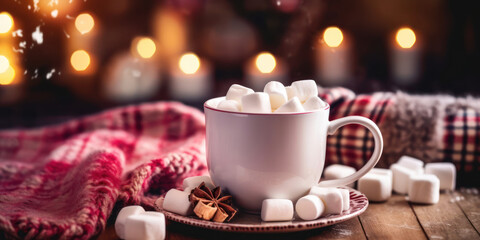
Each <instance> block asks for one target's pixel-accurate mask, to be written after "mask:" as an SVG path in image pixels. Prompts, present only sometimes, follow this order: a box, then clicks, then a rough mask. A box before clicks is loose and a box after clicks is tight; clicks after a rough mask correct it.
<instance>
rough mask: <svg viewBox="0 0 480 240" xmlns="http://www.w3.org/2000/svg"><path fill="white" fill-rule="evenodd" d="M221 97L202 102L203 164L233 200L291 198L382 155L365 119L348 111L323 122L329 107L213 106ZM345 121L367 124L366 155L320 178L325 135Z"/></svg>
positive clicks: (252, 205) (249, 203) (256, 204)
mask: <svg viewBox="0 0 480 240" xmlns="http://www.w3.org/2000/svg"><path fill="white" fill-rule="evenodd" d="M224 98H225V97H219V98H213V99H210V100H208V101H207V102H205V104H204V110H205V119H206V128H207V130H206V131H207V133H206V134H207V142H206V145H207V164H208V169H209V171H210V176H211V178H212V180H213V182H214V183H215V184H216V185H217V186H220V187H222V189H224V190H226V191H228V192H229V193H230V194H231V195H232V196H233V198H234V201H235V204H236V205H237V206H239V207H240V208H242V209H244V210H246V211H249V212H258V211H259V210H260V209H261V206H262V201H263V200H264V199H268V198H286V199H290V200H292V201H293V202H295V201H296V200H297V199H298V198H300V197H302V196H304V195H305V194H307V193H308V190H309V189H310V188H311V187H312V186H317V185H318V186H325V187H338V186H344V185H348V184H350V183H352V182H355V181H356V180H358V179H359V178H360V177H362V176H363V175H365V174H366V173H367V172H368V171H369V170H370V169H372V168H373V167H374V166H375V164H377V162H378V160H379V159H380V155H381V154H382V149H383V139H382V134H381V133H380V130H379V129H378V127H377V125H376V124H375V123H374V122H372V121H371V120H370V119H368V118H365V117H360V116H348V117H344V118H340V119H336V120H333V121H328V115H329V112H330V106H328V105H327V106H326V107H325V108H324V109H320V110H315V111H310V112H301V113H268V114H267V113H266V114H259V113H243V112H229V111H223V110H219V109H216V108H215V107H214V106H216V105H217V103H218V102H220V101H221V100H223V99H224ZM346 124H360V125H363V126H364V127H366V128H368V129H369V130H370V131H371V132H372V134H373V138H374V140H375V149H374V151H373V154H372V156H371V158H370V160H369V161H368V162H367V163H366V164H365V166H363V167H362V168H361V169H360V170H358V171H357V172H356V173H354V174H352V175H350V176H347V177H345V178H341V179H335V180H328V181H322V182H320V183H319V181H320V177H321V176H322V172H323V167H324V164H325V150H326V142H327V134H328V135H332V134H333V133H335V131H336V130H337V129H338V128H340V127H342V126H344V125H346Z"/></svg>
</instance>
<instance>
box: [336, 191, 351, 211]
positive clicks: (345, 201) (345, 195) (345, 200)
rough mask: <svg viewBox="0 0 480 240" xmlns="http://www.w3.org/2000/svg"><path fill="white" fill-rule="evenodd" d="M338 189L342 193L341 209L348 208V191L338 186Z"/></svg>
mask: <svg viewBox="0 0 480 240" xmlns="http://www.w3.org/2000/svg"><path fill="white" fill-rule="evenodd" d="M338 190H339V191H340V193H341V194H342V200H343V204H342V206H343V208H342V210H343V211H345V210H348V209H350V191H349V190H348V189H344V188H339V189H338Z"/></svg>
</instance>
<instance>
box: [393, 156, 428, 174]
mask: <svg viewBox="0 0 480 240" xmlns="http://www.w3.org/2000/svg"><path fill="white" fill-rule="evenodd" d="M397 164H398V165H401V166H403V167H406V168H408V169H410V170H412V171H414V172H415V173H416V174H422V173H423V172H424V170H423V161H422V160H419V159H416V158H413V157H409V156H402V157H401V158H400V159H399V160H398V162H397Z"/></svg>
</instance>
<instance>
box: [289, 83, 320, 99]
mask: <svg viewBox="0 0 480 240" xmlns="http://www.w3.org/2000/svg"><path fill="white" fill-rule="evenodd" d="M292 87H293V88H294V89H295V90H294V91H295V95H296V96H297V97H298V99H300V101H301V102H305V101H307V99H309V98H310V97H313V96H318V88H317V83H316V82H315V81H313V80H300V81H295V82H293V83H292Z"/></svg>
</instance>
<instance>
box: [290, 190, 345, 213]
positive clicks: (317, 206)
mask: <svg viewBox="0 0 480 240" xmlns="http://www.w3.org/2000/svg"><path fill="white" fill-rule="evenodd" d="M347 191H348V190H347ZM295 211H296V212H297V215H298V216H299V217H300V218H301V219H303V220H315V219H317V218H319V217H320V216H321V215H322V214H323V212H324V211H325V205H324V204H323V202H322V200H320V198H319V197H318V196H315V195H307V196H304V197H301V198H300V199H298V200H297V203H296V204H295Z"/></svg>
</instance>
